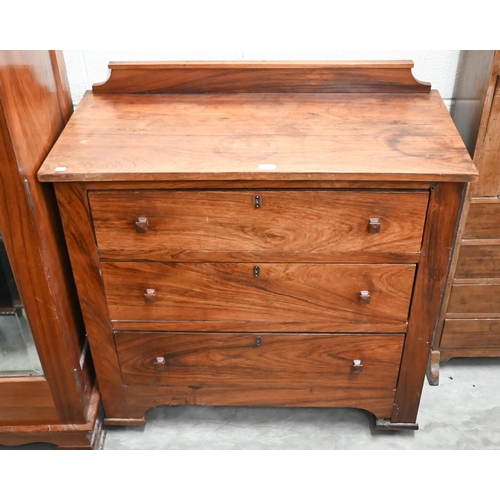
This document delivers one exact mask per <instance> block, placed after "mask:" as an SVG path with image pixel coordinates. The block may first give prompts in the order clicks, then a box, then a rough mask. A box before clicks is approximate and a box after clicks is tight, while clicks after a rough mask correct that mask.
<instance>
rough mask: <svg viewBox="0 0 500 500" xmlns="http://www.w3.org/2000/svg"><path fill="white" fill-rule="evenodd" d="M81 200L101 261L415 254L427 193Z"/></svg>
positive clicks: (182, 194) (125, 194)
mask: <svg viewBox="0 0 500 500" xmlns="http://www.w3.org/2000/svg"><path fill="white" fill-rule="evenodd" d="M255 195H259V196H260V197H261V198H260V199H261V202H260V203H261V206H260V208H255V202H254V197H255ZM89 198H90V204H91V207H92V217H93V221H94V227H95V233H96V237H97V244H98V247H99V253H100V256H101V258H103V259H117V260H137V259H140V260H184V259H188V258H190V255H191V256H192V257H191V258H195V259H196V258H197V256H196V252H278V253H279V255H280V256H282V255H283V253H285V252H305V254H304V255H303V256H302V258H306V259H308V260H311V259H313V258H314V256H315V255H317V254H320V255H329V254H332V253H341V252H349V253H350V252H367V251H369V252H370V253H383V252H391V253H393V254H394V253H418V252H419V251H420V245H421V240H422V231H423V225H424V220H425V216H426V209H427V200H428V193H427V192H413V193H411V192H407V193H400V192H399V193H398V192H391V193H387V192H363V191H354V192H353V191H120V192H109V191H105V192H91V193H90V194H89ZM139 217H145V218H146V219H147V229H146V228H144V227H143V228H142V229H146V232H143V233H141V232H137V230H136V226H135V222H136V221H138V218H139ZM370 218H378V219H379V222H380V232H379V233H376V232H370V227H369V222H370ZM139 230H141V228H139ZM374 230H376V228H372V229H371V231H374ZM311 254H312V255H311ZM206 258H207V256H206V255H205V256H204V258H201V257H198V260H205V259H206ZM226 259H227V255H226ZM239 260H240V261H241V258H239ZM416 260H417V259H415V262H416Z"/></svg>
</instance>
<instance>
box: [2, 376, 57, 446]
mask: <svg viewBox="0 0 500 500" xmlns="http://www.w3.org/2000/svg"><path fill="white" fill-rule="evenodd" d="M60 421H61V420H60V418H59V415H58V413H57V407H56V405H55V403H54V399H53V397H52V394H51V392H50V386H49V384H48V383H47V380H45V379H44V378H43V377H9V378H5V377H0V424H1V425H0V427H1V426H4V425H16V426H25V425H35V424H57V423H60ZM0 442H1V441H0Z"/></svg>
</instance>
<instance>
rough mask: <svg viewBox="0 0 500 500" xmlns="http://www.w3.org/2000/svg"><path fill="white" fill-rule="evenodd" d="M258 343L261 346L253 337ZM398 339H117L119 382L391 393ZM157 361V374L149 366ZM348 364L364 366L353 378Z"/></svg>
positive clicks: (147, 336) (245, 336) (236, 336)
mask: <svg viewBox="0 0 500 500" xmlns="http://www.w3.org/2000/svg"><path fill="white" fill-rule="evenodd" d="M257 338H259V339H260V345H258V344H257V342H256V339H257ZM403 341H404V335H321V334H320V335H317V334H305V335H300V334H299V335H297V334H288V335H287V334H261V335H259V336H257V335H252V334H245V333H242V334H231V333H227V334H221V333H219V334H204V333H200V334H186V333H173V334H166V333H165V334H147V333H146V334H139V333H130V332H129V333H126V332H123V333H117V334H116V345H117V351H118V356H119V358H120V367H121V374H122V379H123V382H124V383H125V384H126V385H130V384H142V385H144V384H146V385H148V384H151V383H153V384H157V385H170V386H197V387H198V388H202V387H205V386H208V387H242V388H243V387H245V388H254V389H258V388H271V387H278V388H284V387H287V388H301V387H302V388H303V387H311V388H314V387H352V388H373V389H375V388H378V389H394V388H395V386H396V381H397V376H398V371H399V362H400V359H401V352H402V348H403ZM157 357H163V358H164V360H165V365H164V368H163V370H156V369H155V368H154V366H153V362H154V361H155V359H156V358H157ZM353 360H360V361H361V362H362V364H363V369H362V371H361V373H354V372H353Z"/></svg>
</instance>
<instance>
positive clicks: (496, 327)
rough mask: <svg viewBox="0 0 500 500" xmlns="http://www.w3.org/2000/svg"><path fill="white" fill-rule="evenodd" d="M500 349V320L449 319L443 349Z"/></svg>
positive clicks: (445, 327)
mask: <svg viewBox="0 0 500 500" xmlns="http://www.w3.org/2000/svg"><path fill="white" fill-rule="evenodd" d="M479 348H481V349H485V350H486V349H497V350H498V349H500V319H447V320H446V321H445V323H444V330H443V336H442V338H441V349H479Z"/></svg>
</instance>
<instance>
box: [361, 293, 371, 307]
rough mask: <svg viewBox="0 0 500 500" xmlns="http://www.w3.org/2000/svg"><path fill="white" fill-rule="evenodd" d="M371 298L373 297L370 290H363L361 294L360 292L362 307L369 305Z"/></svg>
mask: <svg viewBox="0 0 500 500" xmlns="http://www.w3.org/2000/svg"><path fill="white" fill-rule="evenodd" d="M371 298H372V296H371V295H370V292H369V291H368V290H361V292H359V303H360V304H361V305H364V304H369V303H370V300H371Z"/></svg>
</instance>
